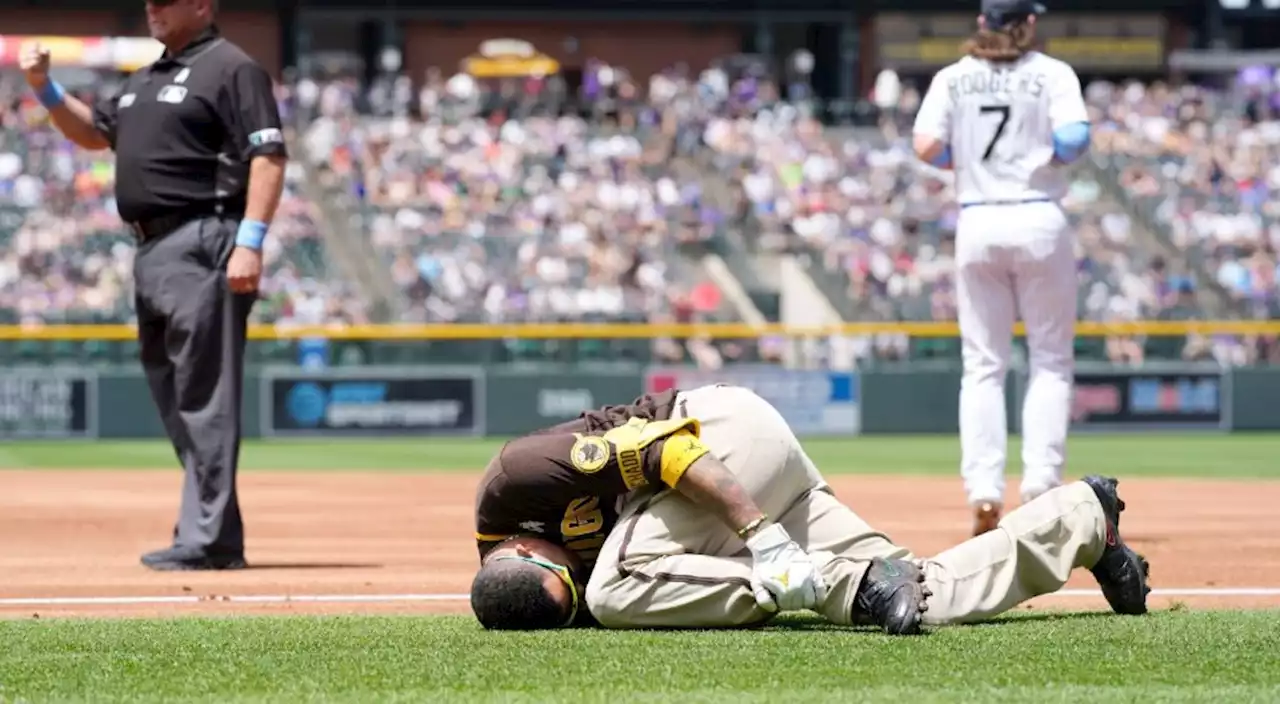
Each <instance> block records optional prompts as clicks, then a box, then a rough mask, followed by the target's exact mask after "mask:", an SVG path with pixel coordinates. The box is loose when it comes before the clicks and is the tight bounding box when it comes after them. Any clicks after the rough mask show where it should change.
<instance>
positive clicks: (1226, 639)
mask: <svg viewBox="0 0 1280 704" xmlns="http://www.w3.org/2000/svg"><path fill="white" fill-rule="evenodd" d="M1278 634H1280V612H1257V613H1237V614H1230V613H1216V612H1201V613H1193V612H1183V611H1172V612H1164V613H1159V614H1153V615H1150V616H1148V617H1142V618H1120V617H1108V616H1102V615H1097V614H1055V615H1047V614H1046V615H1039V616H1030V617H1018V618H1010V619H1006V620H1004V621H1001V622H997V623H994V624H988V625H983V626H973V627H954V628H949V629H942V630H938V631H936V632H933V633H931V634H929V635H927V636H924V637H921V638H910V639H892V638H889V637H886V636H882V635H879V634H876V633H871V632H867V631H848V630H837V629H832V628H828V627H825V626H823V625H821V624H817V623H813V622H811V621H803V620H795V621H788V622H786V623H784V624H782V625H779V626H775V627H771V628H767V629H763V630H759V631H751V632H741V631H739V632H640V633H635V632H631V633H621V632H603V631H595V632H568V631H561V632H550V633H541V634H511V633H503V634H492V633H485V632H482V631H481V630H479V629H478V628H477V627H476V626H475V624H474V623H473V622H472V621H471V620H470V619H468V618H463V617H436V618H407V617H405V618H346V617H329V618H310V619H295V620H289V621H286V620H280V619H267V618H243V619H224V620H196V619H191V620H185V621H143V622H132V621H52V622H8V623H3V622H0V643H4V648H3V650H2V651H0V700H4V701H10V702H16V701H30V702H45V701H86V702H89V701H92V702H174V701H204V702H229V701H237V702H266V701H276V702H303V701H344V702H390V701H397V702H574V703H582V704H585V703H587V702H609V703H613V702H633V701H634V702H657V701H662V702H668V701H669V702H709V701H715V702H769V703H770V704H773V703H776V702H810V701H812V702H855V701H893V702H904V701H910V702H913V703H924V702H944V701H945V702H1138V701H1141V702H1219V701H1231V702H1274V701H1277V700H1280V659H1277V658H1276V653H1277V652H1280V635H1278Z"/></svg>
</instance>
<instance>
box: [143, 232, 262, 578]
mask: <svg viewBox="0 0 1280 704" xmlns="http://www.w3.org/2000/svg"><path fill="white" fill-rule="evenodd" d="M237 225H238V223H237V222H236V221H235V220H230V219H226V218H219V217H205V218H199V219H195V220H192V221H190V222H187V223H186V224H184V225H182V226H180V227H178V229H176V230H174V231H173V232H170V233H168V234H166V235H162V236H160V237H156V238H154V239H150V240H147V241H144V242H142V243H141V244H140V245H139V247H138V252H137V255H136V258H135V260H134V282H135V290H136V304H137V312H138V343H139V345H140V347H141V357H142V367H143V369H144V370H145V371H146V374H147V383H148V385H149V386H150V387H151V396H152V398H153V399H154V400H155V403H156V407H157V408H158V409H159V411H160V418H161V419H162V420H163V421H164V427H165V432H166V433H168V435H169V440H170V441H172V442H173V448H174V450H175V451H176V452H177V454H178V459H179V461H181V462H182V467H183V469H184V471H185V478H184V481H183V487H182V506H181V509H180V510H179V514H178V522H177V524H176V525H175V527H174V537H173V540H174V545H175V546H180V547H190V548H198V549H201V550H203V551H204V552H205V554H207V555H224V554H240V553H243V551H244V525H243V523H242V521H241V518H240V502H239V498H238V497H237V494H236V465H237V463H238V461H239V454H240V408H241V406H240V399H241V395H242V388H243V384H244V351H245V329H246V325H247V323H248V319H249V311H250V310H251V309H252V307H253V302H254V301H255V300H256V298H257V294H235V293H232V292H231V289H230V287H229V285H228V284H227V277H226V267H227V261H228V259H230V257H231V250H232V249H233V248H234V247H235V236H236V227H237Z"/></svg>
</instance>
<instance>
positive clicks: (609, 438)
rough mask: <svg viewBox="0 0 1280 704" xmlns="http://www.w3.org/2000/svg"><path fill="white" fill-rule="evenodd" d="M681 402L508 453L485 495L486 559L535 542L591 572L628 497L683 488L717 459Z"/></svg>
mask: <svg viewBox="0 0 1280 704" xmlns="http://www.w3.org/2000/svg"><path fill="white" fill-rule="evenodd" d="M676 393H677V392H676V391H675V390H671V391H665V392H663V393H660V394H654V395H645V396H641V397H640V398H638V399H636V400H635V401H634V402H633V403H630V404H627V405H618V406H606V407H604V408H602V409H600V410H598V411H588V412H586V413H583V414H582V415H581V416H579V417H578V418H576V419H574V420H571V421H568V422H565V423H561V424H559V425H555V426H552V427H550V428H547V429H545V430H540V431H536V432H534V433H531V434H529V435H526V436H524V437H521V438H518V439H516V440H512V441H510V442H508V443H506V444H505V445H503V447H502V449H501V450H500V451H499V452H498V454H497V456H496V457H494V458H493V460H492V461H490V462H489V466H488V467H487V468H486V470H485V475H484V478H483V479H482V480H481V481H480V486H479V489H478V490H477V493H476V541H477V544H478V546H479V549H480V556H481V557H482V558H483V557H484V555H485V554H486V553H487V552H488V551H489V550H490V549H492V548H493V547H494V546H495V545H497V544H498V543H499V542H501V541H503V540H506V539H508V538H511V537H514V536H517V535H530V536H536V537H539V538H542V539H544V540H550V541H552V542H555V543H558V544H560V545H563V546H565V547H566V548H568V549H569V550H572V551H573V552H574V553H576V554H577V555H578V556H579V557H580V558H582V561H583V564H584V565H585V566H586V569H587V571H588V572H590V570H591V567H592V566H593V565H594V564H595V560H596V556H597V555H598V554H599V552H600V546H601V545H603V544H604V540H605V537H606V536H608V534H609V531H610V530H612V529H613V526H614V524H615V523H616V522H617V518H618V511H617V507H618V504H619V498H620V497H622V496H625V495H626V494H628V493H630V492H633V491H638V490H643V489H646V488H661V487H663V486H669V487H674V486H675V484H676V482H678V481H679V480H680V477H681V476H683V475H684V472H685V471H686V470H687V469H688V468H689V465H691V464H693V462H694V461H695V460H697V459H698V458H699V457H702V456H703V455H705V454H706V453H707V448H706V446H705V445H703V444H702V441H701V440H699V439H698V434H699V431H700V426H699V424H698V421H697V420H695V419H693V418H686V417H683V416H684V414H683V413H681V410H680V409H678V408H676V407H675V406H676ZM673 416H674V417H673Z"/></svg>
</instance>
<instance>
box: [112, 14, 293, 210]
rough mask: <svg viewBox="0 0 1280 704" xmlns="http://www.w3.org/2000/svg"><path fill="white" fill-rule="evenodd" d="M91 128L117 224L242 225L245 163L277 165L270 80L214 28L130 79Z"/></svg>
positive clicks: (280, 144)
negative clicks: (200, 218) (184, 220)
mask: <svg viewBox="0 0 1280 704" xmlns="http://www.w3.org/2000/svg"><path fill="white" fill-rule="evenodd" d="M93 122H94V126H95V127H97V128H98V130H99V131H100V132H102V133H103V134H105V135H106V137H107V140H108V141H109V142H110V144H111V148H112V149H113V150H114V151H115V152H116V207H117V209H118V210H119V213H120V218H121V219H122V220H124V221H125V222H136V221H145V220H149V219H152V218H156V217H163V216H171V215H175V214H180V213H190V214H192V215H206V214H213V213H223V214H226V215H228V216H230V217H242V216H243V215H244V208H245V198H246V188H247V186H248V182H249V161H250V160H251V159H252V158H253V157H255V156H262V155H272V154H275V155H280V156H285V155H286V153H285V146H284V135H283V133H282V132H281V127H280V113H279V110H278V109H277V107H276V101H275V96H274V95H273V93H272V87H271V77H270V76H268V75H267V72H266V71H265V70H264V69H263V68H262V67H261V66H259V65H258V64H257V63H256V62H255V61H254V60H253V59H251V58H250V57H249V55H248V54H245V53H244V52H243V51H241V49H240V48H239V47H237V46H236V45H234V44H232V43H231V42H229V41H227V40H226V39H224V38H223V37H222V35H221V33H220V32H219V31H218V29H217V27H210V28H209V29H208V30H207V31H205V32H204V33H203V34H201V35H200V36H199V37H197V38H196V39H195V41H193V42H191V43H190V44H188V45H187V47H186V48H184V49H183V50H182V51H181V52H179V53H178V54H176V55H170V53H169V52H168V51H165V53H164V55H163V56H161V57H160V59H159V60H157V61H156V62H155V63H153V64H151V65H150V66H147V67H145V68H142V69H139V70H138V71H135V72H134V73H133V75H132V76H130V77H129V79H128V80H127V81H126V82H125V84H124V87H123V88H121V90H120V93H119V94H118V95H116V96H115V97H113V98H108V99H105V100H102V101H99V102H98V104H97V105H95V106H94V108H93Z"/></svg>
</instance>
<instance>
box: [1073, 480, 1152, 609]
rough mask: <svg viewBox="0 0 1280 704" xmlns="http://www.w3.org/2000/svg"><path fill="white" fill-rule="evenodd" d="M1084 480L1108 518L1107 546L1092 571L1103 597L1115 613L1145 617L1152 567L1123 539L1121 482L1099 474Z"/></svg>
mask: <svg viewBox="0 0 1280 704" xmlns="http://www.w3.org/2000/svg"><path fill="white" fill-rule="evenodd" d="M1082 481H1083V482H1084V483H1085V484H1088V485H1089V488H1090V489H1093V493H1094V494H1095V495H1097V497H1098V501H1099V502H1101V503H1102V513H1103V515H1105V516H1106V519H1107V539H1106V540H1107V543H1106V547H1104V548H1103V550H1102V557H1101V558H1100V559H1099V560H1098V564H1096V565H1094V566H1093V567H1092V568H1090V570H1089V571H1090V572H1093V577H1094V579H1096V580H1098V586H1100V587H1102V595H1103V596H1105V597H1106V598H1107V603H1108V604H1110V605H1111V610H1112V611H1115V612H1116V613H1118V614H1129V615H1132V616H1137V615H1139V614H1145V613H1147V595H1148V594H1150V593H1151V587H1149V586H1147V578H1148V577H1149V576H1150V572H1151V566H1150V565H1148V564H1147V561H1146V559H1145V558H1143V557H1142V556H1141V555H1139V554H1138V553H1136V552H1134V551H1133V550H1132V549H1131V548H1130V547H1129V546H1128V545H1125V544H1124V540H1122V539H1121V538H1120V512H1121V511H1123V510H1124V501H1121V500H1120V495H1119V494H1118V493H1117V492H1116V486H1117V485H1118V484H1119V483H1120V482H1119V481H1117V480H1115V479H1111V478H1109V477H1099V476H1096V475H1093V476H1088V477H1085V478H1084V479H1083V480H1082Z"/></svg>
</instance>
